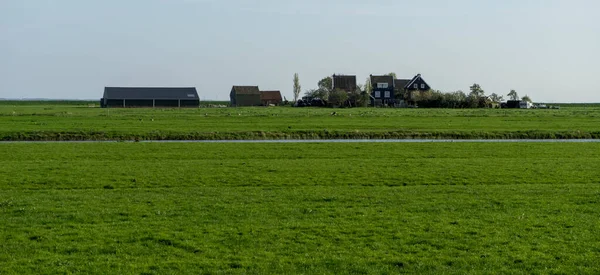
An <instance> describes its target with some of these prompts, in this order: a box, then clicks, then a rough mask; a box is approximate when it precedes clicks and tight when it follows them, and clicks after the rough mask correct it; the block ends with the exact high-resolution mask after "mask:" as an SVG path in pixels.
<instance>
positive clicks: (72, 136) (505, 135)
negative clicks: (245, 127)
mask: <svg viewBox="0 0 600 275" xmlns="http://www.w3.org/2000/svg"><path fill="white" fill-rule="evenodd" d="M599 138H600V131H597V132H581V131H573V132H564V131H558V132H550V131H515V132H507V131H500V132H477V131H433V132H426V131H423V132H418V131H388V132H382V131H378V132H361V131H352V132H343V131H318V130H314V131H285V132H275V131H274V132H263V131H244V132H161V131H152V132H149V133H120V132H95V131H89V132H86V131H81V132H53V131H39V132H17V133H10V132H9V133H2V134H0V141H139V140H285V139H304V140H320V139H599Z"/></svg>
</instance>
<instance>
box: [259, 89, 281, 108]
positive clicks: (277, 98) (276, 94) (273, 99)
mask: <svg viewBox="0 0 600 275" xmlns="http://www.w3.org/2000/svg"><path fill="white" fill-rule="evenodd" d="M260 101H261V102H262V105H263V106H269V105H276V106H279V105H281V103H282V102H283V99H282V98H281V91H260Z"/></svg>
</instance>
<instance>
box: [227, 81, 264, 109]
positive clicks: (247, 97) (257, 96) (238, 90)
mask: <svg viewBox="0 0 600 275" xmlns="http://www.w3.org/2000/svg"><path fill="white" fill-rule="evenodd" d="M229 98H230V101H231V107H243V106H261V105H262V100H261V92H260V90H259V89H258V86H233V87H232V88H231V92H230V93H229Z"/></svg>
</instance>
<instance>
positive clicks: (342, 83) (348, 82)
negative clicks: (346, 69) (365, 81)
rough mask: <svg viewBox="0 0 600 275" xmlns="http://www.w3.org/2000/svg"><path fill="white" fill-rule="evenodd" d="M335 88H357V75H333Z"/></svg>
mask: <svg viewBox="0 0 600 275" xmlns="http://www.w3.org/2000/svg"><path fill="white" fill-rule="evenodd" d="M333 88H334V89H342V90H346V91H354V90H356V76H355V75H333Z"/></svg>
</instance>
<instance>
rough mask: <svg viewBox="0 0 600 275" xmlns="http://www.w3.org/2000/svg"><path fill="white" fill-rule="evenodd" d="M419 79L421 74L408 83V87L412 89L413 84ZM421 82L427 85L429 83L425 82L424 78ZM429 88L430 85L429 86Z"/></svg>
mask: <svg viewBox="0 0 600 275" xmlns="http://www.w3.org/2000/svg"><path fill="white" fill-rule="evenodd" d="M419 78H421V74H417V75H415V77H413V79H411V80H410V82H409V83H408V84H407V85H406V86H408V87H410V85H412V84H413V83H414V82H415V81H417V79H419ZM421 80H423V82H424V83H425V84H427V82H425V80H424V79H423V78H421ZM427 86H429V84H428V85H427Z"/></svg>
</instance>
